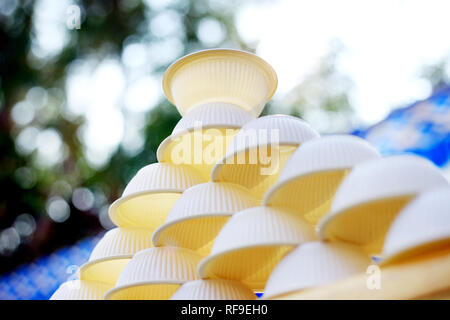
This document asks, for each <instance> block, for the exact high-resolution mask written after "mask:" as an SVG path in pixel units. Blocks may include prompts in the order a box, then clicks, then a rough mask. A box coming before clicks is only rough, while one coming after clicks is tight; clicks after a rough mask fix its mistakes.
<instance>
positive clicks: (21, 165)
mask: <svg viewBox="0 0 450 320" xmlns="http://www.w3.org/2000/svg"><path fill="white" fill-rule="evenodd" d="M39 2H42V1H25V0H22V1H9V0H8V1H5V2H4V3H2V4H0V45H1V49H0V86H1V87H0V103H1V109H0V148H1V150H0V152H1V156H0V188H1V193H0V232H1V237H0V272H5V271H8V270H11V269H12V268H14V267H15V266H16V265H18V264H19V263H23V262H26V261H30V260H32V259H33V258H35V257H36V256H38V255H41V254H44V253H48V252H51V251H53V250H54V249H56V248H57V247H59V246H61V245H65V244H70V243H73V242H74V241H76V240H77V239H79V238H81V237H83V236H86V235H90V234H93V233H96V232H98V231H99V230H100V229H101V225H100V223H99V214H100V212H101V209H102V208H103V209H104V207H105V205H107V204H108V203H110V202H112V201H113V200H115V199H116V198H117V197H118V196H120V194H121V192H122V190H123V188H124V186H125V184H126V182H127V181H128V180H129V179H130V178H131V177H132V176H133V175H134V174H135V173H136V171H137V170H138V169H139V168H140V167H142V166H144V165H146V164H148V163H152V162H155V161H156V154H155V152H156V149H157V147H158V145H159V143H160V142H161V141H162V140H163V139H164V138H165V137H166V136H168V135H169V134H170V133H171V131H172V129H173V127H174V126H175V124H176V123H177V121H178V120H179V118H180V115H179V114H178V112H177V111H176V109H175V108H174V107H173V106H171V105H170V103H168V102H167V101H165V100H161V101H160V103H158V104H157V106H156V107H154V108H153V109H151V111H149V112H147V113H146V114H145V116H144V117H145V128H144V139H145V142H144V145H143V147H142V148H141V150H140V151H139V152H138V153H136V154H133V155H129V154H128V153H127V152H125V151H124V150H123V148H121V147H120V146H119V147H118V148H117V150H116V151H115V152H114V153H113V154H112V156H111V157H110V159H109V161H108V162H107V164H106V165H104V166H102V167H101V168H97V167H93V166H92V165H91V164H90V163H89V161H88V160H87V159H86V154H85V149H84V148H83V143H82V141H81V140H80V138H79V134H78V130H79V128H80V127H81V126H82V125H83V124H84V122H85V119H84V118H83V117H82V116H77V117H67V116H65V108H66V104H67V95H66V92H65V88H66V87H65V86H66V78H67V72H68V67H69V66H70V65H71V63H72V62H74V61H77V60H83V59H87V57H89V56H91V55H93V54H95V55H96V56H97V59H98V61H101V60H102V57H104V58H106V57H111V56H113V57H120V56H121V55H122V53H123V49H124V44H125V43H126V42H127V41H128V40H129V39H130V37H133V39H138V40H140V41H144V42H145V43H147V44H149V43H152V42H153V41H159V40H160V39H158V37H157V36H155V35H153V34H152V33H151V32H150V30H149V27H148V26H149V24H150V23H151V21H152V19H153V18H154V17H155V16H156V14H158V13H160V12H162V11H164V10H175V11H176V12H177V13H178V14H180V15H181V17H182V24H183V28H182V31H181V32H182V33H183V34H179V35H177V36H178V38H180V39H183V48H182V50H181V51H180V52H179V53H178V56H182V55H184V54H187V53H189V52H192V51H195V50H198V49H204V48H207V47H208V46H205V44H204V43H202V42H201V41H200V40H199V38H198V30H197V29H198V23H199V21H200V20H202V19H203V18H206V17H210V18H213V19H216V20H217V21H219V22H220V23H221V25H222V26H223V27H224V28H225V35H226V36H225V38H224V39H223V41H221V44H223V45H225V46H227V47H235V48H242V49H246V50H252V48H249V47H246V46H245V45H244V44H243V43H242V41H241V40H240V39H239V36H238V34H237V32H236V30H235V28H234V23H233V10H232V8H233V6H234V5H236V4H237V3H238V1H206V0H191V1H184V0H183V1H173V0H171V1H142V2H141V1H134V0H111V1H103V0H92V1H91V0H85V1H74V2H68V3H67V4H66V6H67V5H70V4H75V5H77V6H79V8H81V13H82V16H81V17H82V21H81V28H80V29H78V30H77V29H74V30H67V35H68V37H69V38H68V41H66V42H65V44H64V46H63V48H62V50H60V51H59V52H57V54H53V55H50V56H45V55H44V56H39V54H36V53H35V51H36V50H34V51H33V46H34V45H35V44H34V42H35V38H36V26H35V25H34V24H36V19H37V15H38V14H44V15H45V14H46V13H45V12H41V13H40V12H37V10H39V5H42V4H40V3H39ZM54 4H55V5H56V3H55V2H54ZM155 8H156V9H155ZM62 19H66V17H62ZM221 44H218V45H219V46H220V45H221ZM167 66H168V64H167V63H166V64H162V65H158V66H156V67H155V68H152V69H151V68H148V73H153V74H158V73H162V72H163V71H164V70H165V69H166V68H167ZM33 87H38V88H43V89H44V90H45V91H46V94H47V105H45V106H44V107H43V108H44V111H45V112H46V113H48V112H49V111H48V110H47V109H51V110H53V111H52V112H53V113H52V114H53V115H52V116H49V117H47V119H45V117H43V118H44V120H42V119H39V118H38V117H35V118H34V119H33V121H32V122H31V123H28V124H26V126H38V127H39V129H40V130H44V129H48V128H51V129H54V130H56V132H58V133H59V135H60V137H61V140H62V142H63V148H64V150H65V151H64V158H63V160H62V161H60V162H58V163H56V164H55V165H52V166H49V167H46V166H40V165H38V164H37V162H36V152H37V151H36V150H34V151H33V152H31V153H29V154H24V153H23V152H19V151H18V147H17V141H16V139H17V137H18V135H19V133H20V132H21V131H22V130H23V127H24V126H20V125H17V124H15V123H14V121H13V120H12V118H11V110H12V108H13V107H14V105H15V104H16V103H18V102H19V101H22V100H23V99H24V98H25V96H26V95H27V92H29V90H30V89H31V88H33ZM55 109H56V112H55ZM45 112H44V113H45ZM105 121H108V119H107V115H105ZM49 143H50V142H49ZM81 186H82V187H84V188H88V189H89V190H91V191H92V192H93V194H94V195H96V192H98V194H100V195H101V196H103V198H102V197H99V199H100V200H99V201H98V202H99V203H97V200H98V199H97V198H96V202H95V204H94V205H93V206H91V208H89V209H88V210H80V209H79V208H77V207H75V206H74V205H73V203H72V201H71V197H72V192H73V191H74V190H75V189H76V188H78V187H81ZM55 196H56V197H61V198H62V199H64V200H65V201H66V202H67V203H68V204H69V206H70V216H69V218H68V219H67V220H65V221H64V222H61V223H57V222H55V221H53V220H52V219H50V218H49V216H48V214H47V211H48V201H49V199H50V198H51V197H55ZM24 213H27V214H30V215H31V216H33V217H34V220H35V221H36V225H35V226H34V227H33V226H31V227H33V231H34V232H32V233H31V234H29V235H28V234H27V233H26V232H22V234H20V232H19V235H18V237H17V235H15V233H14V232H12V233H11V232H9V231H11V227H13V226H14V225H16V226H17V225H18V222H17V217H18V216H20V215H22V214H24ZM19 229H20V228H19ZM19 229H17V230H19ZM5 230H6V231H8V232H3V231H5ZM19 231H20V230H19ZM16 233H17V232H16ZM16 238H17V239H19V240H20V242H19V243H18V242H17V239H16Z"/></svg>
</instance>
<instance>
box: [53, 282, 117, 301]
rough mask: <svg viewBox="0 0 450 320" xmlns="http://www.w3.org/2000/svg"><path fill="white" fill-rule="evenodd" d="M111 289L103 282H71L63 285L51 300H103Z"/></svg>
mask: <svg viewBox="0 0 450 320" xmlns="http://www.w3.org/2000/svg"><path fill="white" fill-rule="evenodd" d="M111 287H112V285H109V284H106V283H101V282H94V281H81V280H70V281H67V282H64V283H63V284H61V285H60V286H59V288H58V289H57V290H56V291H55V292H54V293H53V295H52V296H51V297H50V300H103V295H104V294H105V292H106V291H108V290H109V289H111Z"/></svg>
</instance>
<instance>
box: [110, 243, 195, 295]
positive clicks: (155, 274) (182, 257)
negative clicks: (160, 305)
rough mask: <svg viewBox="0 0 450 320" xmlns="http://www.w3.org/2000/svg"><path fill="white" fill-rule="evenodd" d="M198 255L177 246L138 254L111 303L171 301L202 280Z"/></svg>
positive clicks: (114, 293) (129, 264)
mask: <svg viewBox="0 0 450 320" xmlns="http://www.w3.org/2000/svg"><path fill="white" fill-rule="evenodd" d="M201 258H202V256H201V255H199V254H198V253H196V252H194V251H191V250H188V249H184V248H176V247H158V248H150V249H146V250H143V251H139V252H138V253H136V254H135V255H134V256H133V258H132V259H131V260H130V262H129V263H128V264H127V265H126V266H125V268H124V269H123V271H122V273H121V274H120V277H119V279H118V280H117V283H116V287H115V288H114V289H111V290H110V291H108V292H107V293H106V295H105V299H109V300H154V299H157V300H159V299H169V298H170V297H171V296H172V294H173V293H174V292H175V291H176V290H177V289H178V287H179V286H180V285H181V284H183V283H185V282H187V281H192V280H197V279H199V277H198V276H197V273H196V268H197V264H198V262H199V261H200V259H201Z"/></svg>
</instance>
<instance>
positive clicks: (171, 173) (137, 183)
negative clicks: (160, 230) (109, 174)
mask: <svg viewBox="0 0 450 320" xmlns="http://www.w3.org/2000/svg"><path fill="white" fill-rule="evenodd" d="M203 182H206V180H205V179H204V178H203V177H202V176H201V174H200V173H199V172H198V171H196V170H195V169H192V168H190V167H188V166H184V165H173V164H168V163H152V164H150V165H147V166H145V167H143V168H142V169H140V170H139V171H138V173H137V174H136V175H135V176H134V177H133V179H131V181H130V182H129V183H128V185H127V186H126V188H125V190H124V192H123V194H122V197H120V198H119V199H117V200H116V201H115V202H114V203H113V204H112V205H111V207H110V209H109V216H110V218H111V220H112V221H113V222H114V223H115V224H116V225H118V226H119V227H129V228H147V229H156V228H157V227H159V226H160V225H161V224H162V223H163V222H164V220H165V219H166V217H167V214H168V213H169V211H170V209H171V208H172V206H173V204H174V203H175V201H177V200H178V198H179V197H180V195H181V193H182V192H183V191H184V190H186V189H187V188H189V187H192V186H193V185H196V184H199V183H203Z"/></svg>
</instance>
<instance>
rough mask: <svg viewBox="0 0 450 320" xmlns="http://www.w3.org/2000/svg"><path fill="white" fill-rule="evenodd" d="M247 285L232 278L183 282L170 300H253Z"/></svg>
mask: <svg viewBox="0 0 450 320" xmlns="http://www.w3.org/2000/svg"><path fill="white" fill-rule="evenodd" d="M255 299H256V295H255V294H254V293H253V291H252V290H250V289H249V288H248V287H246V286H245V285H243V284H242V283H240V282H239V281H234V280H224V279H214V280H195V281H189V282H186V283H185V284H183V285H182V286H181V287H180V288H179V289H178V290H177V291H176V292H175V294H174V295H173V296H172V297H171V298H170V300H255Z"/></svg>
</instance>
